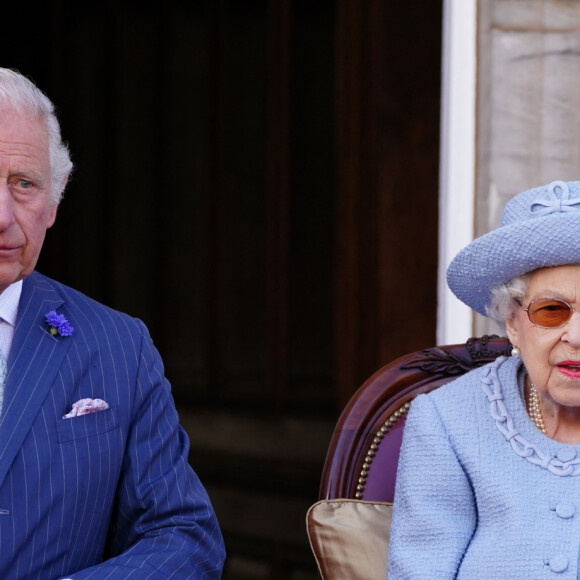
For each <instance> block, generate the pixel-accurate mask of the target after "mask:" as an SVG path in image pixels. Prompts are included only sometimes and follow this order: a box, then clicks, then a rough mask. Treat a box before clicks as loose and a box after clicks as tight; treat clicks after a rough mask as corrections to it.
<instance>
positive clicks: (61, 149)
mask: <svg viewBox="0 0 580 580" xmlns="http://www.w3.org/2000/svg"><path fill="white" fill-rule="evenodd" d="M0 110H4V111H7V110H8V111H9V110H15V111H18V112H27V113H32V114H34V115H36V116H37V117H38V118H39V119H40V120H42V121H44V122H45V123H46V128H47V131H48V156H49V160H50V170H51V184H50V198H51V201H52V203H53V204H55V205H58V203H59V202H60V200H61V199H62V195H63V193H64V188H65V187H66V183H67V180H68V177H69V175H70V173H71V171H72V168H73V164H72V161H71V159H70V153H69V150H68V147H67V145H66V144H65V143H63V141H62V137H61V134H60V124H59V122H58V119H57V117H56V112H55V109H54V105H53V104H52V102H51V100H50V99H49V98H48V97H47V96H46V95H45V94H44V93H43V92H42V91H41V90H40V89H39V88H38V87H37V86H36V85H35V84H34V83H33V82H32V81H30V80H29V79H27V78H26V77H25V76H24V75H22V74H20V73H19V72H17V71H14V70H10V69H7V68H1V67H0Z"/></svg>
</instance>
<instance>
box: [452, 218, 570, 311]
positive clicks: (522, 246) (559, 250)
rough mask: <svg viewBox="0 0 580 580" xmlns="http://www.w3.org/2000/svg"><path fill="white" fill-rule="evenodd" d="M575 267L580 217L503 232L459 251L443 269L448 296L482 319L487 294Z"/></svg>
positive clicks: (533, 222)
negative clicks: (542, 272)
mask: <svg viewBox="0 0 580 580" xmlns="http://www.w3.org/2000/svg"><path fill="white" fill-rule="evenodd" d="M565 264H580V212H570V213H565V214H562V213H557V214H551V215H548V216H545V217H541V218H536V219H532V220H528V221H522V222H517V223H515V224H512V225H508V226H503V227H500V228H498V229H497V230H494V231H492V232H489V233H487V234H484V235H483V236H481V237H479V238H477V239H476V240H474V241H473V242H471V243H470V244H469V245H468V246H466V247H465V248H464V249H463V250H461V251H460V252H459V253H458V254H457V256H455V258H454V259H453V260H452V262H451V264H450V265H449V268H448V269H447V283H448V285H449V288H450V289H451V291H452V292H453V293H454V294H455V295H456V296H457V298H459V300H461V301H462V302H464V303H465V304H467V305H468V306H469V307H471V308H473V310H475V311H476V312H479V313H480V314H483V315H485V314H486V311H485V307H486V305H487V304H488V303H489V300H490V289H491V288H492V287H493V286H497V285H498V284H504V283H505V282H508V281H509V280H511V279H512V278H514V277H515V276H520V275H521V274H525V273H527V272H531V271H533V270H537V269H538V268H549V267H552V266H562V265H565Z"/></svg>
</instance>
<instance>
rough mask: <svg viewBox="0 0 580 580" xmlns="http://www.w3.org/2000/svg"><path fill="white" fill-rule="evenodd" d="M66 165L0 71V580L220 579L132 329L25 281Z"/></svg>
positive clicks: (7, 73) (172, 423) (25, 87)
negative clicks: (70, 579) (69, 579)
mask: <svg viewBox="0 0 580 580" xmlns="http://www.w3.org/2000/svg"><path fill="white" fill-rule="evenodd" d="M71 167H72V165H71V162H70V157H69V154H68V150H67V148H66V146H65V145H64V144H63V143H62V141H61V136H60V128H59V125H58V121H57V119H56V117H55V114H54V108H53V106H52V103H51V102H50V101H49V100H48V98H47V97H46V96H45V95H44V94H43V93H42V92H41V91H40V90H39V89H38V88H37V87H36V86H35V85H34V84H32V83H31V82H30V81H29V80H27V79H26V78H25V77H23V76H22V75H20V74H19V73H17V72H14V71H11V70H8V69H0V318H1V321H0V578H2V580H25V579H26V580H35V579H37V580H55V579H58V578H67V579H68V578H72V579H74V580H81V579H82V580H85V579H89V578H90V579H95V580H97V579H98V580H104V579H109V580H121V579H123V580H125V579H128V578H134V579H135V580H143V579H151V580H154V579H159V580H161V579H163V580H167V579H170V578H171V579H175V580H178V579H185V578H194V579H213V578H220V576H221V569H222V565H223V560H224V546H223V540H222V537H221V534H220V530H219V527H218V523H217V521H216V517H215V514H214V512H213V509H212V507H211V504H210V501H209V498H208V497H207V494H206V492H205V490H204V489H203V487H202V485H201V483H200V481H199V479H198V478H197V476H196V475H195V473H194V472H193V470H192V469H191V468H190V466H189V465H188V463H187V454H188V448H189V443H188V440H187V437H186V435H185V433H184V431H183V430H182V429H181V428H180V426H179V424H178V417H177V413H176V411H175V407H174V403H173V400H172V397H171V393H170V387H169V384H168V382H167V380H166V379H165V378H164V375H163V366H162V362H161V359H160V356H159V353H158V352H157V351H156V350H155V348H154V346H153V344H152V341H151V339H150V337H149V334H148V332H147V330H146V328H145V327H144V325H143V324H142V323H141V322H139V321H138V320H136V319H134V318H131V317H129V316H127V315H125V314H121V313H119V312H116V311H114V310H111V309H109V308H107V307H105V306H103V305H101V304H99V303H97V302H95V301H93V300H91V299H89V298H87V297H86V296H84V295H83V294H81V293H79V292H76V291H74V290H72V289H70V288H67V287H65V286H63V285H62V284H59V283H57V282H55V281H53V280H50V279H48V278H46V277H44V276H42V275H41V274H39V273H38V272H35V271H34V267H35V265H36V262H37V259H38V256H39V253H40V250H41V247H42V244H43V241H44V236H45V233H46V230H47V229H48V228H49V227H51V226H52V225H53V223H54V221H55V217H56V212H57V207H58V203H59V201H60V197H61V195H62V192H63V190H64V187H65V185H66V181H67V178H68V175H69V173H70V171H71Z"/></svg>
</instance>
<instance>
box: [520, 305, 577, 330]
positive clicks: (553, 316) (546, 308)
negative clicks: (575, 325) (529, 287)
mask: <svg viewBox="0 0 580 580" xmlns="http://www.w3.org/2000/svg"><path fill="white" fill-rule="evenodd" d="M571 312H572V310H571V308H570V306H569V305H568V304H566V302H562V300H555V299H553V298H538V299H537V300H532V301H531V302H530V305H529V306H528V314H529V316H530V320H531V321H532V322H533V323H534V324H537V325H538V326H545V327H547V328H550V327H553V326H562V324H565V323H566V322H568V319H569V318H570V314H571Z"/></svg>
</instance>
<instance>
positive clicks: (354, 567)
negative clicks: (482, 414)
mask: <svg viewBox="0 0 580 580" xmlns="http://www.w3.org/2000/svg"><path fill="white" fill-rule="evenodd" d="M510 352H511V344H510V343H509V341H508V339H507V338H499V337H496V336H484V337H482V338H471V339H469V340H468V341H467V342H466V343H465V344H460V345H449V346H440V347H433V348H427V349H425V350H422V351H417V352H413V353H411V354H408V355H405V356H403V357H400V358H398V359H397V360H395V361H393V362H391V363H389V364H387V365H386V366H384V367H382V368H381V369H380V370H379V371H377V372H376V373H375V374H374V375H373V376H371V377H370V378H369V379H368V380H367V381H366V382H365V383H364V384H363V385H362V386H361V387H360V388H359V389H358V391H357V392H356V393H355V394H354V395H353V397H352V398H351V400H350V402H349V403H348V405H347V406H346V408H345V409H344V411H343V412H342V414H341V416H340V418H339V420H338V423H337V425H336V427H335V430H334V434H333V437H332V439H331V442H330V446H329V450H328V453H327V457H326V462H325V464H324V468H323V473H322V482H321V487H320V500H321V501H319V502H318V503H317V504H315V505H314V506H312V508H310V510H309V512H308V515H307V530H308V534H309V538H310V542H311V546H312V550H313V552H314V555H315V558H316V560H317V563H318V566H319V570H320V573H321V576H322V578H324V579H332V580H337V579H339V578H340V579H342V578H344V579H346V578H357V580H366V579H367V578H368V579H369V580H370V579H374V578H380V579H381V580H384V579H385V578H386V556H387V549H388V539H389V527H390V510H391V505H392V501H393V497H394V491H395V478H396V472H397V464H398V460H399V449H400V445H401V439H402V434H403V428H404V423H405V414H406V412H407V410H408V409H409V406H410V404H411V401H412V400H413V398H415V397H416V396H417V395H419V394H421V393H427V392H429V391H431V390H433V389H436V388H437V387H439V386H441V385H442V384H444V383H447V382H449V381H451V380H452V379H454V378H456V377H458V376H459V375H462V374H464V373H466V372H468V371H470V370H472V369H473V368H475V367H478V366H481V365H483V364H485V363H488V362H491V361H493V360H495V358H497V357H498V356H500V355H505V356H509V355H510ZM361 527H362V529H361ZM377 538H378V539H379V540H380V541H379V542H375V540H376V539H377ZM343 540H344V541H343ZM337 543H338V544H339V545H340V547H339V549H338V551H337V550H336V549H335V545H336V544H337ZM345 545H346V546H348V549H346V548H345ZM377 559H379V560H381V562H382V565H381V566H380V567H377V564H376V561H377Z"/></svg>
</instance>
